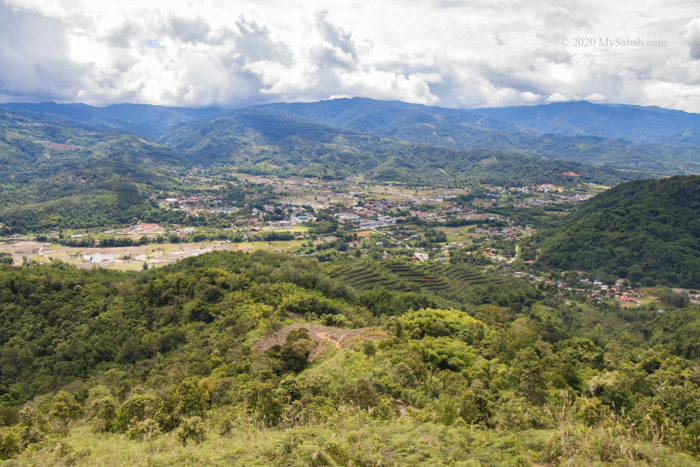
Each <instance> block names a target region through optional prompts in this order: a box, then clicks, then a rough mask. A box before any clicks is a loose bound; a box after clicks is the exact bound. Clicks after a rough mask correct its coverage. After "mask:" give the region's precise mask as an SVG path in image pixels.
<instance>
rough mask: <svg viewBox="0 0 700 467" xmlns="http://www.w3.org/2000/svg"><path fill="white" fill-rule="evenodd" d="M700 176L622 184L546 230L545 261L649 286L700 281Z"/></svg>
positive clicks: (543, 240)
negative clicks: (554, 226) (553, 227)
mask: <svg viewBox="0 0 700 467" xmlns="http://www.w3.org/2000/svg"><path fill="white" fill-rule="evenodd" d="M699 220H700V176H686V177H671V178H667V179H661V180H640V181H634V182H629V183H624V184H621V185H619V186H617V187H615V188H613V189H611V190H609V191H606V192H604V193H602V194H600V195H598V196H596V197H594V198H592V199H590V200H589V201H587V202H586V203H583V204H582V205H581V207H580V208H579V209H578V210H577V211H576V212H574V213H573V214H571V215H570V216H568V217H566V218H565V220H564V221H563V225H562V226H561V227H559V228H557V229H554V230H553V231H551V232H546V233H544V234H542V236H541V239H540V246H541V250H542V254H541V257H540V262H541V263H542V264H545V265H549V266H554V267H558V268H562V269H580V270H588V271H600V272H601V273H602V274H606V275H614V276H617V277H623V278H628V279H629V280H630V281H631V282H632V283H641V284H644V285H657V284H661V285H675V286H680V287H691V288H692V287H697V286H698V284H700V225H699V224H698V222H699Z"/></svg>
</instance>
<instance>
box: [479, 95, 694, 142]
mask: <svg viewBox="0 0 700 467" xmlns="http://www.w3.org/2000/svg"><path fill="white" fill-rule="evenodd" d="M473 112H474V113H475V114H478V115H484V116H487V117H490V118H493V119H498V120H502V121H505V122H511V123H513V124H516V125H523V126H526V127H528V128H531V129H534V130H536V131H537V132H538V133H556V134H562V135H571V136H573V135H582V136H598V137H604V138H616V139H617V138H621V139H626V140H629V141H636V142H642V143H662V144H675V145H689V146H700V115H698V114H692V113H687V112H683V111H680V110H669V109H662V108H659V107H640V106H633V105H621V104H616V105H612V104H593V103H591V102H587V101H578V102H559V103H554V104H547V105H534V106H516V107H501V108H490V109H489V108H485V109H475V110H473Z"/></svg>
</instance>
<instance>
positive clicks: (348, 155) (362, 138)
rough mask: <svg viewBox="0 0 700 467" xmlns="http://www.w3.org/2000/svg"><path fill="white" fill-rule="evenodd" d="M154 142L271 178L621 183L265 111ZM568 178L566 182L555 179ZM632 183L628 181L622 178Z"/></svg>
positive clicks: (608, 175)
mask: <svg viewBox="0 0 700 467" xmlns="http://www.w3.org/2000/svg"><path fill="white" fill-rule="evenodd" d="M161 141H162V142H163V143H164V144H166V145H169V146H171V147H173V148H175V149H176V150H178V151H182V152H183V153H185V154H187V155H188V156H189V157H190V158H191V160H192V161H193V162H194V163H219V164H221V163H228V164H231V163H234V164H236V166H237V167H238V168H239V169H242V170H246V171H249V172H257V173H274V174H277V175H285V174H294V175H308V176H320V177H326V178H338V177H347V176H364V177H369V178H375V179H380V180H394V181H409V182H422V183H445V182H456V181H470V182H488V183H494V184H499V185H521V184H529V183H543V182H551V183H562V184H568V183H573V182H575V181H576V180H585V181H594V180H596V181H602V182H604V183H615V182H617V181H620V180H622V179H624V178H625V177H627V176H629V175H628V174H622V173H619V172H616V171H610V172H608V171H604V170H600V169H596V168H594V167H590V166H585V165H581V164H577V163H574V162H563V161H544V160H540V159H536V158H532V157H526V156H524V155H520V154H507V153H503V152H500V151H485V150H483V151H464V150H455V149H450V148H445V147H436V146H430V145H426V144H415V143H410V142H406V141H401V140H397V139H393V138H389V137H385V136H380V135H366V134H360V133H355V132H354V131H350V130H344V129H337V128H334V127H331V126H327V125H325V124H321V123H318V122H316V121H313V120H310V119H307V118H305V117H299V116H296V115H293V114H290V113H283V112H279V111H276V110H274V109H269V108H248V109H241V110H236V111H232V112H228V113H226V114H223V115H216V116H214V117H211V118H209V119H205V120H200V121H197V122H194V123H190V124H186V125H182V126H179V127H177V128H173V129H172V130H170V131H169V132H168V133H166V135H165V136H164V137H163V138H162V139H161ZM569 171H573V172H576V173H577V174H579V175H580V178H578V179H574V178H572V177H571V176H567V175H563V173H564V172H569ZM630 177H631V178H633V175H632V176H630Z"/></svg>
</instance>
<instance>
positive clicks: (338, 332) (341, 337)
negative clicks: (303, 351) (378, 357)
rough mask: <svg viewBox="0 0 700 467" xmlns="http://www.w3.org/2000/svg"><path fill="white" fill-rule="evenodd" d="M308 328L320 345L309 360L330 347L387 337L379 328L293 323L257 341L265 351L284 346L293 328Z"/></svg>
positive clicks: (335, 347)
mask: <svg viewBox="0 0 700 467" xmlns="http://www.w3.org/2000/svg"><path fill="white" fill-rule="evenodd" d="M299 328H306V330H307V331H309V336H310V337H311V339H313V340H314V341H316V342H317V344H318V345H316V347H315V348H314V350H313V351H311V355H310V356H309V360H311V361H313V360H314V359H316V358H318V357H320V356H321V355H323V354H325V353H326V352H327V351H328V350H329V349H341V348H343V349H348V348H352V347H354V346H355V345H356V344H357V343H359V342H361V341H363V340H373V341H381V340H384V339H386V338H387V334H386V332H384V331H382V330H381V329H377V328H359V329H342V328H336V327H333V326H323V325H320V324H303V323H299V324H291V325H289V326H285V327H283V328H281V329H278V330H277V331H275V332H273V333H271V334H268V335H267V336H264V337H262V338H260V340H259V341H258V342H256V343H255V348H256V349H257V350H258V351H259V352H264V351H266V350H268V349H270V348H272V347H273V346H275V345H279V346H282V345H284V343H285V340H286V339H287V334H289V332H290V331H292V330H293V329H299Z"/></svg>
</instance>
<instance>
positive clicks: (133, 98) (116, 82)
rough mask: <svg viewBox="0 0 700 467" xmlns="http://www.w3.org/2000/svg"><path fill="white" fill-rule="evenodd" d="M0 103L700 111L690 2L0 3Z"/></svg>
mask: <svg viewBox="0 0 700 467" xmlns="http://www.w3.org/2000/svg"><path fill="white" fill-rule="evenodd" d="M0 70H2V73H0V101H5V102H8V101H14V102H18V101H23V102H27V101H45V100H56V101H59V102H86V103H90V104H97V105H103V104H111V103H118V102H134V103H148V104H163V105H184V106H207V105H220V106H243V105H250V104H258V103H264V102H275V101H313V100H320V99H328V98H333V97H341V96H363V97H372V98H377V99H397V100H404V101H408V102H415V103H421V104H432V105H441V106H447V107H465V108H471V107H480V106H503V105H519V104H539V103H547V102H557V101H565V100H580V99H586V100H591V101H594V102H616V103H627V104H640V105H658V106H661V107H668V108H677V109H683V110H687V111H692V112H699V111H700V15H699V11H698V8H697V2H694V1H663V2H662V1H644V0H642V1H638V2H634V5H633V4H632V2H611V1H609V0H607V1H596V0H594V1H586V2H583V1H572V0H569V1H560V2H556V3H554V2H537V1H535V2H533V1H470V2H461V1H452V0H441V1H438V0H436V1H406V0H403V1H396V0H382V1H381V2H366V1H344V2H327V1H323V2H321V1H313V0H300V1H296V0H286V1H267V0H258V1H251V2H248V1H236V2H230V1H215V0H207V1H199V0H198V1H195V0H168V1H153V0H151V1H131V0H125V1H119V2H115V1H111V0H110V1H103V0H89V1H88V0H55V1H52V2H46V1H45V0H0Z"/></svg>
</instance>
